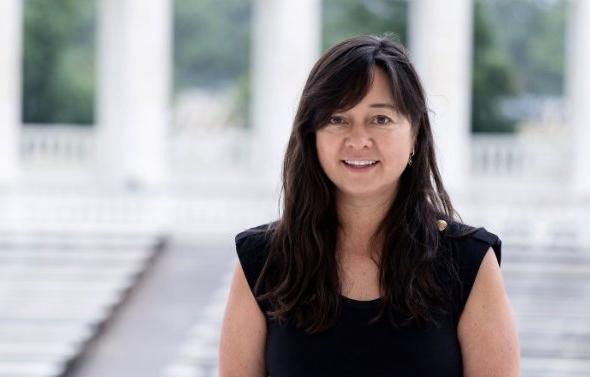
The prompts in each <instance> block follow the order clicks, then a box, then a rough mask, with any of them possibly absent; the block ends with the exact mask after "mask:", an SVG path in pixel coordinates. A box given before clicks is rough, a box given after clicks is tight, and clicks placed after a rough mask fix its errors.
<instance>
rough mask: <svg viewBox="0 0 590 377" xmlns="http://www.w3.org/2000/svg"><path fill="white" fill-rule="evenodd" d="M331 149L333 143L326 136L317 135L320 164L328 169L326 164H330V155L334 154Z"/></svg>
mask: <svg viewBox="0 0 590 377" xmlns="http://www.w3.org/2000/svg"><path fill="white" fill-rule="evenodd" d="M331 149H332V148H331V145H330V143H329V142H328V140H326V138H324V137H321V136H316V152H317V155H318V160H319V162H320V165H321V166H322V168H323V169H324V170H325V169H326V165H328V164H329V163H330V161H331V159H332V158H331V157H330V156H331V155H332V151H331Z"/></svg>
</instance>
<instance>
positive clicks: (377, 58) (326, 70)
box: [255, 35, 458, 333]
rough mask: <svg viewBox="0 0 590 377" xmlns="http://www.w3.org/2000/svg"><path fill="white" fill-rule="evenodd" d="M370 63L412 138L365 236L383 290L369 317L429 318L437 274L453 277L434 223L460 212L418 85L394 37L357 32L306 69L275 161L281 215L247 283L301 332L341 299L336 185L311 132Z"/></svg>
mask: <svg viewBox="0 0 590 377" xmlns="http://www.w3.org/2000/svg"><path fill="white" fill-rule="evenodd" d="M376 67H380V68H382V69H383V71H384V72H385V73H386V75H387V77H388V78H389V80H390V82H389V83H390V86H391V89H392V95H393V99H394V101H395V104H396V107H397V109H398V111H400V112H401V113H402V114H404V115H405V116H406V117H407V118H408V119H409V120H410V123H411V127H412V132H414V135H416V136H417V137H416V144H415V156H414V157H413V163H412V165H411V166H407V167H406V169H405V170H404V172H403V173H402V175H401V177H400V179H399V182H398V185H399V186H398V190H397V193H396V196H395V200H394V201H393V202H392V204H391V206H390V208H389V209H388V211H387V213H386V215H385V217H384V218H383V220H382V222H381V223H380V224H379V226H378V227H377V230H376V232H375V234H374V235H373V237H372V238H371V242H372V245H373V246H375V247H382V249H381V257H380V260H379V267H380V276H379V284H380V286H381V291H382V292H384V295H383V297H382V301H381V303H382V305H381V309H380V311H379V314H378V315H377V317H375V318H373V319H372V320H371V322H370V323H374V322H375V321H378V320H381V319H384V318H385V317H387V318H388V319H389V322H390V323H391V324H392V325H393V326H395V327H398V326H402V325H405V324H408V323H410V322H415V323H417V324H425V323H427V322H433V323H437V320H436V315H435V314H436V313H447V312H448V309H449V307H448V305H447V304H448V303H449V302H450V297H451V295H450V292H449V290H448V289H445V288H444V287H445V285H444V284H442V283H441V281H440V279H439V277H440V276H442V275H440V273H441V271H443V272H442V273H444V274H445V275H444V276H449V273H451V274H453V276H455V277H457V274H456V271H455V270H453V267H452V263H443V261H444V260H445V259H444V258H438V256H439V254H440V253H441V252H440V250H439V242H440V237H441V235H440V233H439V230H438V228H437V224H436V221H437V220H439V219H443V220H445V221H448V222H451V221H452V220H453V219H455V218H458V214H456V212H455V210H454V209H453V206H452V205H451V201H450V199H449V195H448V194H447V192H446V191H445V188H444V186H443V184H442V180H441V177H440V173H439V170H438V167H437V162H436V158H435V150H434V141H433V137H432V132H431V128H430V121H429V118H428V109H427V105H426V101H425V96H424V91H423V88H422V85H421V83H420V80H419V78H418V75H417V73H416V71H415V70H414V68H413V66H412V64H411V62H410V60H409V57H408V53H407V52H406V50H405V48H404V46H403V45H402V44H401V43H399V42H398V41H396V40H395V39H393V38H392V37H391V36H389V35H383V36H374V35H363V36H358V37H354V38H350V39H347V40H345V41H343V42H340V43H338V44H336V45H334V46H333V47H331V48H330V49H329V50H327V51H326V52H325V53H324V54H323V55H322V56H321V57H320V59H319V60H318V61H317V62H316V64H315V65H314V67H313V68H312V70H311V72H310V74H309V77H308V79H307V82H306V84H305V87H304V89H303V93H302V95H301V99H300V102H299V106H298V110H297V114H296V116H295V119H294V123H293V127H292V131H291V136H290V138H289V142H288V146H287V150H286V153H285V158H284V163H283V170H282V180H283V182H282V183H283V185H282V195H284V200H283V205H282V214H281V215H280V216H279V220H277V221H275V222H274V223H272V226H270V227H269V228H268V230H267V231H268V232H269V233H268V234H267V235H268V236H269V254H268V258H267V260H266V263H265V264H264V267H263V269H262V271H261V274H260V278H259V279H258V280H257V283H256V286H255V292H256V297H257V299H259V300H268V302H269V303H270V304H271V310H269V311H267V314H268V315H269V316H270V317H271V318H273V319H276V320H278V321H279V322H281V323H282V322H284V321H286V320H293V321H294V323H295V324H296V326H297V327H300V328H303V329H304V330H305V331H306V332H308V333H318V332H321V331H323V330H326V329H328V328H329V327H331V326H332V325H334V324H335V322H336V320H337V318H338V315H339V313H340V310H341V305H342V297H341V295H340V292H341V287H340V279H339V278H338V268H337V262H336V256H335V248H336V241H337V240H336V237H337V236H336V235H337V230H338V227H339V226H340V224H339V222H338V217H337V214H336V207H335V200H334V197H335V196H334V193H335V187H334V184H333V183H332V182H331V181H330V179H329V178H328V177H327V175H326V174H325V173H324V171H323V169H322V168H321V166H320V163H319V160H318V155H317V150H316V146H315V145H316V144H315V131H316V130H317V129H318V128H320V127H321V126H322V125H324V124H325V123H326V122H327V121H328V119H329V117H330V116H331V115H332V113H333V112H334V111H335V110H342V109H344V110H345V109H349V108H351V107H353V106H354V105H355V104H357V103H358V102H360V100H361V99H362V98H363V97H364V96H365V94H366V93H367V92H368V90H369V88H370V85H371V82H372V78H373V73H374V70H375V68H376ZM377 240H381V242H379V243H378V242H377ZM376 245H380V246H376ZM439 267H445V268H446V269H443V270H441V269H440V268H439ZM445 271H446V272H445Z"/></svg>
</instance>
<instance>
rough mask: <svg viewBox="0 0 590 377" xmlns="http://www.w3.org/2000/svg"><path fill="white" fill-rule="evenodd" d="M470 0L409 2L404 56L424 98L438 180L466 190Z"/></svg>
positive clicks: (469, 84)
mask: <svg viewBox="0 0 590 377" xmlns="http://www.w3.org/2000/svg"><path fill="white" fill-rule="evenodd" d="M472 25H473V4H472V0H453V1H441V0H412V1H411V2H410V17H409V38H410V54H411V57H412V60H413V62H414V64H415V67H416V70H417V71H418V74H419V76H420V78H421V79H422V82H423V84H424V88H425V91H426V94H427V101H428V106H429V108H430V109H431V112H430V114H429V115H430V121H431V125H432V129H433V133H434V142H435V146H436V152H437V157H438V162H439V166H440V170H441V174H442V176H443V181H444V183H445V185H446V187H447V188H448V189H449V191H452V192H455V193H458V192H464V191H466V189H467V187H466V184H467V182H468V180H467V173H468V169H469V159H470V149H469V143H470V130H471V127H470V122H471V68H472V41H473V26H472Z"/></svg>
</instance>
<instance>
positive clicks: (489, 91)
mask: <svg viewBox="0 0 590 377" xmlns="http://www.w3.org/2000/svg"><path fill="white" fill-rule="evenodd" d="M486 14H487V11H486V8H485V5H484V4H482V2H481V1H476V2H475V8H474V35H473V70H472V74H473V78H472V119H471V128H472V131H473V132H514V130H515V126H516V124H515V122H514V121H513V120H509V119H506V118H505V117H504V116H503V115H502V114H501V112H500V109H499V104H500V101H501V100H502V99H503V98H504V97H507V96H510V95H513V94H515V93H516V84H515V81H516V79H515V76H514V69H513V67H512V66H511V64H510V61H509V60H508V57H507V56H506V54H505V53H504V50H503V49H501V48H500V47H499V46H498V43H497V41H496V40H495V34H494V33H493V31H494V28H493V27H492V25H491V24H490V22H489V20H488V19H487V18H486Z"/></svg>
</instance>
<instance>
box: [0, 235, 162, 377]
mask: <svg viewBox="0 0 590 377" xmlns="http://www.w3.org/2000/svg"><path fill="white" fill-rule="evenodd" d="M165 242H166V240H165V239H164V238H162V237H157V236H153V235H150V234H124V233H113V234H108V233H105V234H98V233H87V234H84V233H76V234H71V233H67V232H64V233H56V232H47V233H28V232H27V233H14V232H10V233H7V232H4V233H0V376H6V377H54V376H67V375H68V374H69V373H70V372H71V370H72V369H73V368H74V367H75V365H76V363H77V362H78V361H79V360H80V358H81V357H82V356H83V355H84V352H85V349H86V348H87V347H88V346H89V345H90V343H91V342H92V341H94V340H95V339H96V338H97V337H98V336H99V335H100V333H101V331H102V330H103V329H104V328H105V326H107V324H108V322H109V319H111V318H112V316H113V315H114V314H115V313H116V309H117V307H119V306H120V305H121V304H123V303H124V301H125V298H126V297H127V296H128V294H129V293H130V292H131V290H132V289H133V288H134V286H136V285H137V283H138V281H139V280H140V278H141V276H142V274H143V273H144V272H145V271H146V269H147V268H148V267H149V265H150V264H151V263H152V262H153V260H154V259H155V258H156V257H157V256H158V254H160V253H161V252H162V250H163V249H164V245H165Z"/></svg>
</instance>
